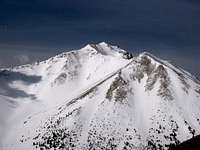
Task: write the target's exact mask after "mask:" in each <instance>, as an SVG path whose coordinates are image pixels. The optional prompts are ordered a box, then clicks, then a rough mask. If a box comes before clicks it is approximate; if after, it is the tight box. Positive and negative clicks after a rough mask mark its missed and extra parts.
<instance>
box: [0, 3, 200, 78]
mask: <svg viewBox="0 0 200 150" xmlns="http://www.w3.org/2000/svg"><path fill="white" fill-rule="evenodd" d="M101 41H106V42H109V43H111V44H114V45H119V46H120V47H122V48H124V49H127V50H129V51H132V52H133V53H138V52H142V51H144V50H145V51H150V52H152V53H153V54H154V55H157V56H159V57H162V58H165V59H167V60H172V61H174V62H175V63H176V64H178V65H180V66H182V67H183V68H184V69H186V70H188V71H190V72H192V73H194V74H199V73H200V1H199V0H163V1H162V0H0V67H3V66H5V65H13V64H19V63H27V62H30V61H35V60H40V59H45V58H47V57H49V56H53V55H55V54H57V53H60V52H62V51H65V50H66V49H72V48H73V49H76V48H80V47H82V46H84V45H85V44H87V43H98V42H101Z"/></svg>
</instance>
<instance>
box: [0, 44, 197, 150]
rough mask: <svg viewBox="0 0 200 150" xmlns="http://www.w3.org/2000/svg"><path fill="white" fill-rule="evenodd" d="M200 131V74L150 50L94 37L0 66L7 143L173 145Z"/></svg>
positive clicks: (2, 144) (5, 147) (2, 138)
mask: <svg viewBox="0 0 200 150" xmlns="http://www.w3.org/2000/svg"><path fill="white" fill-rule="evenodd" d="M199 134H200V82H199V81H198V80H197V79H196V78H195V77H194V76H192V75H191V74H190V73H188V72H186V71H184V70H183V69H181V68H179V67H176V66H173V65H172V64H170V63H168V62H167V61H164V60H161V59H159V58H157V57H155V56H153V55H152V54H149V53H147V52H144V53H142V54H140V55H139V56H132V54H130V53H128V52H126V51H125V50H122V49H120V48H119V47H117V46H112V45H109V44H107V43H104V42H102V43H99V44H89V45H87V46H85V47H84V48H82V49H80V50H74V51H70V52H65V53H62V54H60V55H57V56H55V57H52V58H49V59H48V60H46V61H42V62H37V63H34V64H28V65H23V66H18V67H14V68H6V69H1V70H0V149H1V150H27V149H28V150H32V149H33V150H34V149H75V150H80V149H81V150H88V149H95V150H100V149H117V150H127V149H130V150H147V149H164V150H165V149H169V148H170V147H172V146H174V145H177V144H179V143H181V142H183V141H186V140H188V139H190V138H192V137H194V136H196V135H199Z"/></svg>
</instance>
